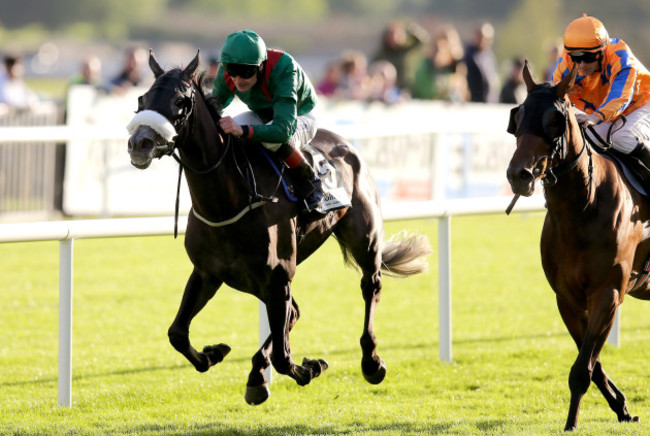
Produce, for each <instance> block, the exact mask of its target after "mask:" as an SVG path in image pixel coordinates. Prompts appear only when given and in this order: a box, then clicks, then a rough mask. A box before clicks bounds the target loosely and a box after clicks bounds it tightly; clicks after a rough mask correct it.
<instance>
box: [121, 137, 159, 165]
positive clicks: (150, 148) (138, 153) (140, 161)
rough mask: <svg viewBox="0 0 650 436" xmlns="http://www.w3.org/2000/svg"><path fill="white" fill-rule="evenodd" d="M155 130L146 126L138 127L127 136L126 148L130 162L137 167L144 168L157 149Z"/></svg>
mask: <svg viewBox="0 0 650 436" xmlns="http://www.w3.org/2000/svg"><path fill="white" fill-rule="evenodd" d="M156 136H157V135H156V132H154V131H153V130H152V129H151V128H149V127H146V126H141V127H139V128H138V129H137V130H136V131H135V133H133V135H131V137H130V138H129V144H128V150H129V155H130V156H131V164H132V165H133V166H134V167H136V168H138V169H141V170H143V169H146V168H148V167H149V165H151V161H152V160H153V159H154V157H160V156H156V154H157V151H158V147H159V145H158V141H157V138H156Z"/></svg>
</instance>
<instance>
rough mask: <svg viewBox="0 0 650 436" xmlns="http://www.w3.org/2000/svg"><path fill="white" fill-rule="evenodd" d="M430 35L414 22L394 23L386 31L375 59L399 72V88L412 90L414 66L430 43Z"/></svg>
mask: <svg viewBox="0 0 650 436" xmlns="http://www.w3.org/2000/svg"><path fill="white" fill-rule="evenodd" d="M429 40H430V35H429V33H428V32H427V31H426V30H425V29H424V28H423V27H421V26H419V25H418V24H416V23H414V22H408V23H402V22H399V21H393V22H391V23H389V24H388V26H387V27H386V29H385V30H384V33H383V36H382V39H381V47H380V49H379V51H378V52H377V53H376V54H375V56H374V58H373V62H374V61H379V60H386V61H388V62H390V63H391V64H393V65H394V66H395V69H396V70H397V86H398V87H399V88H401V89H410V85H411V82H412V80H413V76H414V72H413V68H412V66H413V65H414V62H415V61H416V59H415V58H414V57H417V59H419V56H416V55H418V54H420V53H421V50H422V49H423V47H424V46H425V45H426V44H428V43H429Z"/></svg>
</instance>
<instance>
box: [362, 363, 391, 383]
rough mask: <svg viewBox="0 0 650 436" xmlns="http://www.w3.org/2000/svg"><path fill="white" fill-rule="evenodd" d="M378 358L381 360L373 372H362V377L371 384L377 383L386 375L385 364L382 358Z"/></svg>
mask: <svg viewBox="0 0 650 436" xmlns="http://www.w3.org/2000/svg"><path fill="white" fill-rule="evenodd" d="M379 360H380V362H381V363H380V364H379V369H378V370H377V371H376V372H375V373H374V374H366V373H365V372H364V373H363V378H365V379H366V381H367V382H368V383H370V384H373V385H378V384H379V383H381V382H382V381H383V380H384V377H386V364H385V363H384V361H383V360H381V359H379Z"/></svg>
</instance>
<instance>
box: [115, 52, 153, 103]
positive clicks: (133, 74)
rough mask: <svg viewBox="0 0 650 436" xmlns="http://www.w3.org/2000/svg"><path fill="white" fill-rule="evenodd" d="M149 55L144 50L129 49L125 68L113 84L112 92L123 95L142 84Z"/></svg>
mask: <svg viewBox="0 0 650 436" xmlns="http://www.w3.org/2000/svg"><path fill="white" fill-rule="evenodd" d="M146 60H147V53H146V52H145V50H144V49H142V48H129V49H127V51H126V53H125V57H124V66H123V67H122V70H121V71H120V72H119V74H118V75H117V76H115V77H114V78H113V79H112V80H111V82H110V85H111V91H112V92H115V93H118V94H121V93H123V92H125V91H126V90H128V89H129V88H131V87H133V86H138V85H140V84H141V83H142V67H143V65H144V64H145V63H146Z"/></svg>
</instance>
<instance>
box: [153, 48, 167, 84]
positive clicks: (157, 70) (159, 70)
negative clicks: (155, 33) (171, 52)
mask: <svg viewBox="0 0 650 436" xmlns="http://www.w3.org/2000/svg"><path fill="white" fill-rule="evenodd" d="M149 68H151V71H153V76H154V77H155V78H156V79H157V78H158V76H160V75H161V74H163V73H164V72H165V70H163V68H162V67H161V66H160V64H159V63H158V60H157V59H156V56H155V55H154V54H153V49H149Z"/></svg>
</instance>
